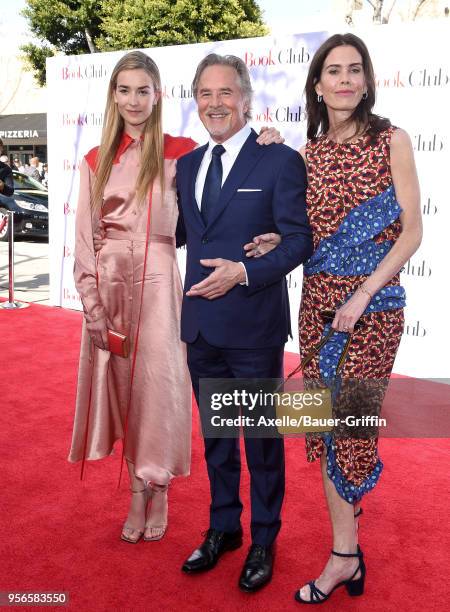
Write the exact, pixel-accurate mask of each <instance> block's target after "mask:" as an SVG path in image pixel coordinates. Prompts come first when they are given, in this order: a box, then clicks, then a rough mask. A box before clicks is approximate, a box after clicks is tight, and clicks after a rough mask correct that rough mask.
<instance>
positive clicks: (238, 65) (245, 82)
mask: <svg viewBox="0 0 450 612" xmlns="http://www.w3.org/2000/svg"><path fill="white" fill-rule="evenodd" d="M209 66H230V68H234V69H235V70H236V72H237V74H238V77H239V81H240V87H241V91H242V94H243V96H244V98H245V99H246V100H247V102H248V105H249V106H248V110H247V111H246V113H245V118H246V119H251V118H252V108H251V106H252V99H253V89H252V83H251V81H250V74H249V72H248V68H247V66H246V64H245V62H243V61H242V60H241V58H240V57H236V55H219V54H218V53H210V54H209V55H207V56H206V57H205V58H203V59H202V61H201V62H200V64H199V65H198V66H197V70H196V72H195V76H194V80H193V81H192V91H193V94H194V98H195V99H197V93H198V83H199V81H200V77H201V75H202V72H203V71H204V70H205V68H209Z"/></svg>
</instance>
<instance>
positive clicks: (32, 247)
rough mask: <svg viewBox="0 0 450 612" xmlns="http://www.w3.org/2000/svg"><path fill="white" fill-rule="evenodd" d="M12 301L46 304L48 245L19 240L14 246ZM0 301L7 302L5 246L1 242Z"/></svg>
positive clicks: (47, 300) (6, 252)
mask: <svg viewBox="0 0 450 612" xmlns="http://www.w3.org/2000/svg"><path fill="white" fill-rule="evenodd" d="M14 250H15V257H14V260H15V267H14V276H15V278H14V299H15V300H17V301H24V302H37V303H39V304H48V303H49V265H48V242H44V241H43V240H40V241H38V240H30V239H27V240H18V241H17V242H16V243H15V245H14ZM0 297H2V298H6V299H8V243H7V242H0Z"/></svg>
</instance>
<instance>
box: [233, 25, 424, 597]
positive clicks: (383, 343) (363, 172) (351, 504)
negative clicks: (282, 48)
mask: <svg viewBox="0 0 450 612" xmlns="http://www.w3.org/2000/svg"><path fill="white" fill-rule="evenodd" d="M305 90H306V101H307V106H306V110H307V122H308V126H307V135H308V141H307V143H306V145H305V146H304V147H303V148H302V149H301V154H302V156H303V157H304V160H305V163H306V167H307V171H308V190H307V197H306V202H307V212H308V217H309V221H310V223H311V227H312V231H313V238H314V254H313V255H312V257H311V259H310V260H309V261H308V262H307V263H306V264H305V269H304V280H303V292H302V302H301V307H300V319H299V337H300V356H301V358H302V359H304V358H305V357H306V356H307V355H311V354H314V353H315V354H314V357H313V358H312V359H311V361H310V362H309V363H308V364H307V365H305V367H304V368H303V372H304V376H305V379H309V380H313V381H320V382H321V384H329V385H331V387H332V388H333V385H336V384H337V385H340V389H341V391H340V392H339V394H338V395H337V396H336V398H335V401H334V407H335V409H337V410H339V409H345V406H346V405H347V406H348V407H349V408H350V409H351V411H352V415H353V416H355V417H359V416H365V415H366V414H367V408H369V409H371V410H372V411H373V412H372V413H373V414H378V415H379V414H380V409H381V403H382V400H383V395H384V390H385V381H387V380H388V379H389V376H390V374H391V372H392V367H393V364H394V360H395V356H396V353H397V349H398V346H399V344H400V340H401V337H402V332H403V325H404V318H403V307H404V305H405V291H404V289H403V288H402V287H401V286H400V276H399V272H400V270H401V268H402V267H403V266H404V264H405V263H406V262H407V261H408V259H409V258H410V257H411V256H412V255H413V254H414V252H415V251H416V250H417V248H418V247H419V245H420V242H421V238H422V218H421V211H420V193H419V184H418V179H417V173H416V168H415V163H414V155H413V148H412V145H411V140H410V138H409V136H408V134H407V133H406V132H405V131H404V130H402V129H399V128H397V127H394V126H393V125H392V124H391V122H390V121H389V120H388V119H385V118H383V117H380V116H378V115H375V114H374V113H373V112H372V109H373V106H374V104H375V78H374V72H373V67H372V62H371V59H370V55H369V52H368V50H367V47H366V45H365V44H364V42H363V41H362V40H361V39H360V38H358V37H357V36H355V35H354V34H344V35H340V34H337V35H334V36H332V37H331V38H329V39H328V40H326V41H325V42H324V43H323V44H322V46H321V47H320V48H319V49H318V50H317V52H316V54H315V56H314V57H313V59H312V61H311V65H310V67H309V73H308V77H307V81H306V87H305ZM277 243H278V237H277V236H275V235H274V234H267V235H260V236H257V237H256V238H255V239H254V241H253V243H250V244H248V245H246V247H245V248H246V250H248V251H249V254H250V255H261V254H263V253H264V252H267V250H268V249H270V248H272V247H273V246H274V245H275V244H277ZM326 312H332V313H334V314H332V316H331V321H330V322H326V319H325V318H324V315H325V313H326ZM330 326H331V328H332V329H333V330H335V333H334V334H332V335H331V338H329V340H328V341H327V342H326V343H325V344H324V345H323V346H322V348H320V351H316V347H318V346H319V343H320V342H321V340H322V339H324V336H325V335H327V334H328V332H329V331H330ZM348 343H349V344H348ZM346 346H347V349H348V352H347V349H346V348H345V347H346ZM341 358H343V359H344V361H343V367H342V369H341V370H340V373H338V366H339V362H340V360H341ZM353 381H357V382H358V385H357V386H355V387H354V389H355V394H354V395H352V393H353V392H352V384H353ZM368 383H370V384H368ZM372 383H376V384H372ZM371 389H373V391H372V392H371V391H370V390H371ZM379 390H381V391H382V393H381V394H380V393H379ZM367 391H369V393H367ZM361 397H362V398H363V401H361V400H360V398H361ZM364 400H366V401H367V403H365V402H364ZM363 410H364V411H366V412H363ZM360 434H361V435H356V434H355V433H352V432H351V431H349V429H347V430H344V432H342V433H341V434H340V432H339V431H333V432H331V433H326V434H323V435H318V434H311V435H308V436H307V439H306V451H307V458H308V461H314V460H316V459H320V463H321V471H322V480H323V486H324V491H325V496H326V500H327V505H328V510H329V514H330V520H331V525H332V530H333V547H332V551H331V553H332V554H331V556H330V558H329V559H328V562H327V563H326V565H325V568H324V569H323V571H322V573H321V574H320V576H319V577H318V578H317V579H316V580H311V581H310V582H308V583H307V584H306V585H304V586H302V587H301V588H300V589H299V590H298V591H297V592H296V594H295V599H296V601H297V602H299V603H306V604H320V603H322V602H324V601H326V600H327V599H328V598H329V597H330V595H331V593H332V592H333V591H334V590H335V589H336V588H338V587H340V586H345V587H346V588H347V591H348V593H349V594H350V595H361V594H362V593H363V591H364V580H365V575H366V567H365V563H364V559H363V552H362V550H361V548H360V546H359V543H358V517H359V516H360V515H361V513H362V508H361V507H360V502H361V499H362V498H363V496H364V495H365V494H367V493H368V492H369V491H371V490H372V489H373V488H374V487H375V485H376V484H377V482H378V479H379V477H380V474H381V471H382V469H383V464H382V462H381V459H380V457H379V456H378V450H377V432H375V433H373V432H371V431H370V430H367V428H365V429H364V428H362V429H361V430H360ZM369 607H370V606H369Z"/></svg>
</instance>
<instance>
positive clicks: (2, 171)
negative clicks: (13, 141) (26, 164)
mask: <svg viewBox="0 0 450 612" xmlns="http://www.w3.org/2000/svg"><path fill="white" fill-rule="evenodd" d="M1 157H3V140H1V139H0V193H1V194H2V195H4V196H8V197H10V196H12V195H13V194H14V179H13V173H12V170H11V168H10V167H9V164H7V163H5V162H4V161H1ZM5 157H7V156H5Z"/></svg>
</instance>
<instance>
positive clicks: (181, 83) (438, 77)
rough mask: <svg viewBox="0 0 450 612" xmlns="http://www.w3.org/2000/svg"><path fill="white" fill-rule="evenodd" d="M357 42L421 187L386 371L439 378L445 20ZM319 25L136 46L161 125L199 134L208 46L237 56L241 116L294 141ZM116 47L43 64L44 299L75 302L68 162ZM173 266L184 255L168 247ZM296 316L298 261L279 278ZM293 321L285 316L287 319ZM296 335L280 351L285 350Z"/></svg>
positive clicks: (447, 258) (366, 35)
mask: <svg viewBox="0 0 450 612" xmlns="http://www.w3.org/2000/svg"><path fill="white" fill-rule="evenodd" d="M355 33H356V34H358V35H359V36H361V37H362V38H363V39H364V40H365V42H366V43H367V45H368V47H369V50H370V53H371V56H372V59H373V63H374V67H375V72H376V80H377V85H378V97H377V106H376V111H377V112H378V113H380V114H382V115H384V116H387V117H389V118H390V119H391V121H392V122H393V123H394V124H395V125H398V126H400V127H402V128H404V129H406V130H407V131H408V132H409V134H410V136H411V138H412V142H413V146H414V150H415V154H416V161H417V166H418V171H419V179H420V183H421V191H422V212H423V219H424V240H423V243H422V246H421V247H420V250H419V251H418V252H417V253H416V254H415V255H414V256H413V258H412V259H411V260H410V261H409V262H408V264H407V265H406V267H405V269H404V271H403V274H402V283H403V285H404V286H405V287H406V290H407V298H408V304H407V309H406V327H405V334H404V338H403V342H402V345H401V348H400V351H399V354H398V357H397V361H396V365H395V368H394V371H395V372H397V373H399V374H406V375H409V376H419V377H432V378H437V377H440V378H445V377H448V378H450V360H449V359H448V357H447V355H446V350H445V346H448V345H449V344H450V323H449V322H448V317H449V314H448V313H449V312H450V300H449V290H448V282H449V273H448V268H449V265H450V208H449V205H448V175H449V173H450V163H449V162H450V159H449V155H448V151H449V146H450V138H449V136H450V134H449V122H448V113H449V108H450V105H449V102H450V100H449V74H450V71H449V58H450V53H449V46H450V45H449V40H450V28H449V27H448V26H446V25H445V24H444V25H442V24H439V23H437V24H436V23H434V24H433V23H431V22H430V23H428V24H425V25H423V24H420V25H416V24H414V25H403V26H389V25H386V26H378V27H372V28H370V29H367V30H364V31H361V30H359V31H356V32H355ZM330 34H331V33H329V32H314V33H305V34H297V35H293V36H286V37H283V38H254V39H246V40H235V41H226V42H218V43H206V44H199V45H183V46H175V47H164V48H153V49H148V50H146V52H148V53H149V54H150V55H151V57H152V58H153V59H154V60H155V61H156V62H157V64H158V66H159V68H160V71H161V75H162V80H163V95H164V131H166V132H168V133H170V134H173V135H183V136H190V137H192V138H193V139H195V140H196V141H197V142H199V143H203V142H205V141H206V132H205V130H204V128H203V126H202V124H201V123H200V121H199V119H198V117H197V112H196V104H195V101H194V100H193V98H192V91H191V82H192V78H193V75H194V72H195V67H196V65H197V63H198V62H199V61H200V60H201V59H202V58H203V57H204V56H205V55H206V54H207V53H210V52H212V51H215V52H218V53H221V54H225V53H232V54H234V55H238V56H239V57H241V58H242V59H243V60H244V61H245V62H246V64H247V66H248V67H249V69H250V73H251V77H252V82H253V87H254V90H255V98H254V105H253V121H252V124H253V126H254V127H255V128H256V129H257V130H258V128H259V127H260V126H262V125H269V126H275V127H276V128H277V129H279V130H280V132H281V133H282V134H283V136H284V137H285V138H286V144H288V145H290V146H292V147H294V148H299V147H300V146H301V145H302V144H303V143H304V142H305V134H306V121H305V112H304V100H303V95H302V94H303V88H304V84H305V79H306V74H307V71H308V66H309V63H310V61H311V58H312V56H313V54H314V52H315V50H316V49H317V48H318V47H319V45H320V44H321V43H322V42H323V40H325V39H326V38H327V37H328V36H329V35H330ZM121 55H123V52H113V53H101V54H96V55H80V56H70V57H67V56H61V57H55V58H51V59H49V60H48V62H47V83H48V87H47V89H48V115H47V118H48V152H49V159H48V161H49V168H50V189H49V192H50V193H49V200H50V204H49V212H50V294H51V297H50V299H51V303H52V304H53V305H58V306H63V307H65V308H75V309H79V308H80V300H79V298H78V295H77V292H76V290H75V288H74V284H73V278H72V270H73V248H74V220H75V210H76V206H77V198H78V183H79V165H80V161H81V159H82V158H83V156H84V155H85V153H86V152H87V151H88V150H89V149H90V148H92V147H93V146H95V145H96V144H98V143H99V139H100V133H101V126H102V120H103V110H104V104H105V98H106V90H107V85H108V81H109V77H110V74H111V71H112V68H113V67H114V65H115V64H116V62H117V60H118V59H119V58H120V57H121ZM179 259H180V268H181V269H182V271H183V266H184V253H183V251H182V250H180V254H179ZM288 283H289V294H290V300H291V311H292V320H293V321H296V319H297V314H298V309H299V302H300V293H301V270H296V271H294V272H293V273H292V274H291V275H290V276H289V279H288ZM293 327H294V329H295V327H296V325H295V323H294V325H293ZM297 342H298V339H297V335H296V336H295V337H294V339H293V340H292V341H290V342H289V344H288V345H287V350H290V351H293V352H297V350H298V347H297Z"/></svg>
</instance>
